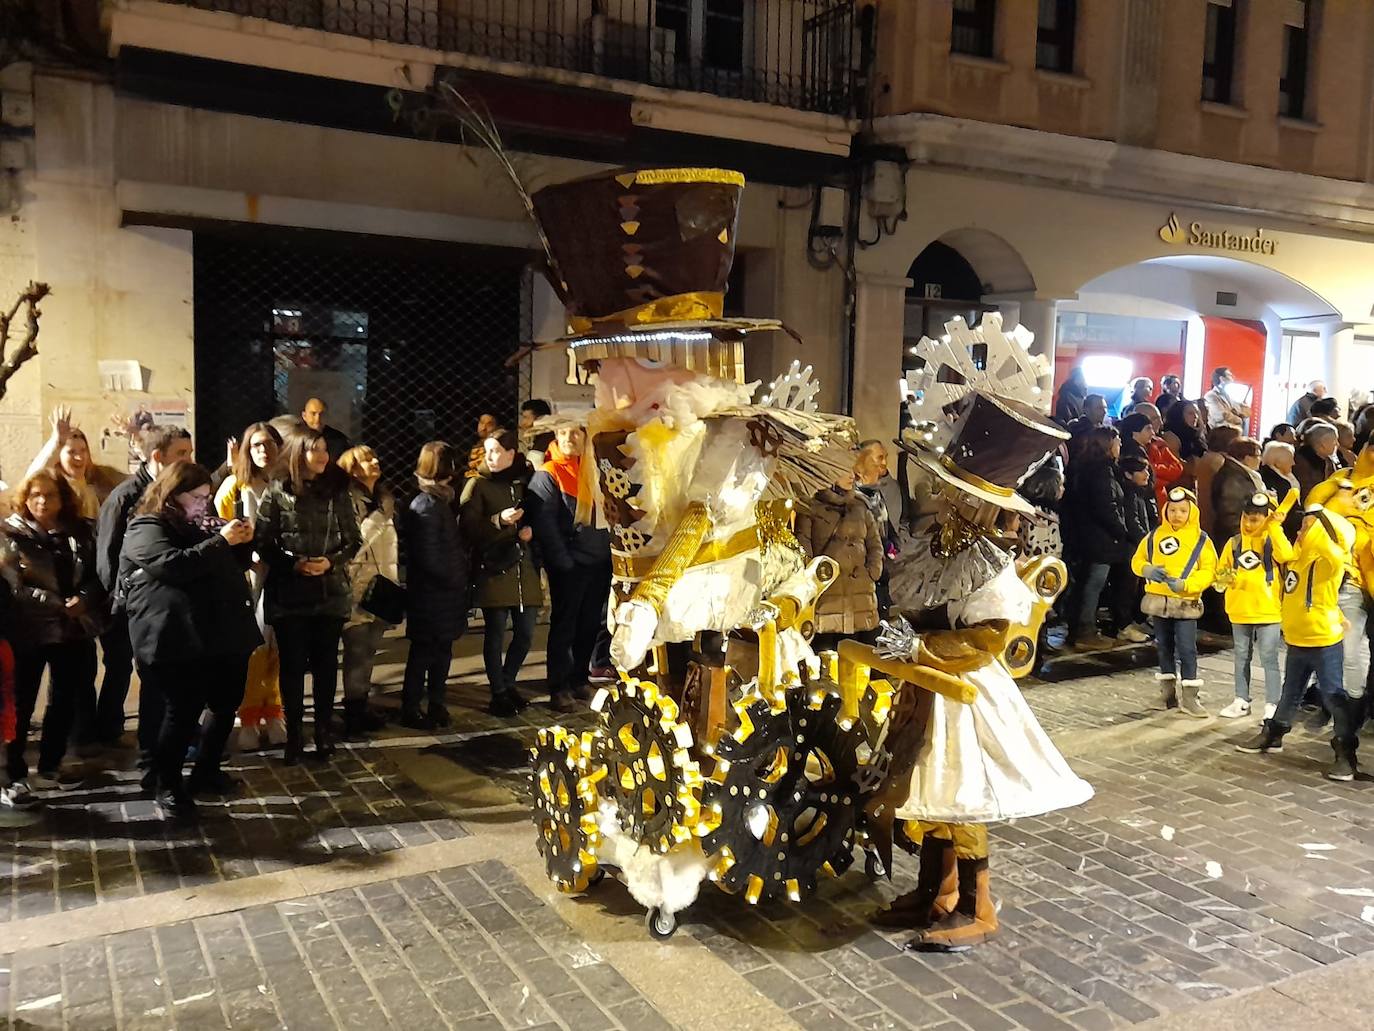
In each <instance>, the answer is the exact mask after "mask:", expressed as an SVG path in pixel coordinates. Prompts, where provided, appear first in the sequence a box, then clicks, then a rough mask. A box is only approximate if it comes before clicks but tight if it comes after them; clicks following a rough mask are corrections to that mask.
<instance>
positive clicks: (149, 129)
mask: <svg viewBox="0 0 1374 1031" xmlns="http://www.w3.org/2000/svg"><path fill="white" fill-rule="evenodd" d="M20 6H21V7H23V6H26V5H20ZM27 6H28V8H29V10H30V12H31V14H32V17H30V18H29V19H28V21H27V22H23V23H17V24H18V26H19V27H18V29H14V27H13V26H11V29H12V31H11V33H10V35H11V42H10V44H9V45H3V44H0V65H3V68H2V69H0V90H3V135H0V146H3V148H4V150H3V160H2V161H0V164H3V166H4V167H3V170H2V176H3V177H2V178H0V203H2V204H3V208H4V213H5V215H6V216H7V217H6V218H5V219H4V221H3V222H0V293H4V292H8V291H11V290H17V289H18V288H19V287H21V286H22V285H23V284H24V283H25V282H27V281H28V280H30V279H36V280H41V281H46V282H48V283H49V284H50V285H51V287H52V290H53V293H52V296H51V298H50V299H49V300H48V301H47V302H46V303H45V305H44V315H43V322H42V325H43V329H42V335H41V339H40V355H39V357H38V358H37V359H36V360H35V361H34V362H32V363H31V364H30V365H29V366H26V367H25V369H24V370H23V371H22V372H21V374H20V375H18V376H16V377H15V379H14V380H13V381H12V385H11V390H10V393H9V396H8V397H7V398H5V399H4V400H3V401H2V402H0V466H3V471H4V473H5V474H6V476H7V478H8V479H9V480H10V481H11V482H13V481H14V480H15V479H17V477H18V476H19V475H20V474H21V473H22V470H23V467H24V466H25V465H26V464H27V461H28V458H29V456H31V455H32V454H33V452H34V451H35V450H36V449H37V447H38V445H39V443H40V442H41V439H42V437H43V435H44V434H45V433H46V432H47V428H48V427H47V417H46V413H47V412H48V411H49V410H50V409H51V408H52V407H53V406H54V405H55V404H57V403H69V404H71V405H72V406H73V407H74V409H75V416H76V422H77V423H78V425H80V426H82V427H83V428H84V429H85V430H86V432H87V435H88V436H89V437H90V439H91V442H92V447H93V450H95V452H96V458H97V460H98V461H101V462H104V463H106V464H110V465H116V466H117V465H121V464H123V463H124V462H126V461H128V445H127V441H126V440H125V439H124V438H123V437H122V436H121V433H122V432H123V431H124V430H125V429H126V428H127V426H128V425H129V424H130V422H131V421H136V420H137V419H140V418H141V419H147V418H150V417H151V418H153V419H157V420H160V421H180V420H184V421H185V422H187V424H188V425H190V426H191V427H192V428H193V429H194V430H195V433H196V437H197V442H198V453H199V456H200V458H201V459H202V460H203V461H205V462H207V463H209V464H215V463H217V462H218V461H219V460H220V457H221V455H222V454H223V449H224V443H223V442H224V440H225V438H226V437H227V436H230V435H232V434H236V433H238V432H239V431H240V430H241V429H242V428H243V426H244V425H246V424H247V423H248V422H250V421H253V420H256V419H261V418H268V417H270V416H272V415H275V414H279V413H282V412H288V411H295V410H298V409H299V407H300V405H301V403H302V402H303V401H304V399H305V398H306V397H308V396H311V395H315V394H317V395H319V396H322V397H324V398H325V399H326V400H327V401H328V402H329V404H330V415H329V419H330V422H331V423H332V424H334V425H336V426H338V427H339V428H340V429H343V430H344V431H345V432H346V433H348V434H349V435H350V436H351V437H353V438H354V439H355V440H361V441H365V442H367V443H371V444H375V445H377V446H378V447H379V450H381V453H382V457H383V461H384V464H386V465H388V466H389V468H388V474H390V475H391V476H392V477H394V475H395V474H396V473H397V472H398V471H399V472H400V473H402V474H404V473H405V472H407V471H408V470H409V467H410V464H411V463H412V462H413V459H414V455H415V453H416V450H417V449H418V447H419V444H420V443H422V442H423V441H424V440H427V439H430V438H433V437H440V438H445V439H449V440H451V441H453V442H454V443H456V444H459V445H462V446H466V445H467V444H468V443H470V441H471V438H472V436H473V426H474V423H475V420H476V418H477V416H478V414H479V413H481V412H485V411H491V412H493V413H494V414H496V415H497V416H498V418H499V419H500V420H501V421H503V422H513V420H514V419H515V418H516V414H517V413H516V409H517V406H518V403H519V402H520V401H521V400H523V399H524V398H526V397H531V396H533V397H544V398H548V399H550V400H552V401H554V402H555V403H558V404H563V405H578V404H585V403H587V402H588V400H589V389H588V388H587V387H586V386H585V385H584V384H579V383H577V382H576V377H575V376H570V375H569V369H568V363H567V362H566V360H565V358H564V356H563V355H562V354H561V353H559V352H551V351H541V352H537V353H536V354H535V356H534V357H533V358H532V359H527V360H526V361H524V362H522V363H519V364H516V365H513V366H510V367H507V366H506V364H505V362H506V360H507V359H508V358H509V357H510V356H511V355H512V354H514V353H515V352H516V351H517V350H519V349H520V348H521V346H522V345H524V344H526V343H528V342H531V341H534V342H538V341H540V340H547V339H551V338H553V337H554V336H556V335H558V333H559V331H560V330H561V329H562V323H563V318H562V311H561V307H560V306H559V305H558V304H557V302H556V301H555V300H554V298H553V296H552V294H551V292H550V291H549V290H548V289H547V288H546V286H545V285H544V284H543V281H542V277H540V276H539V275H538V274H537V268H536V267H535V264H534V262H535V252H536V240H535V237H534V234H533V230H532V227H531V225H530V223H529V220H528V218H527V217H526V213H525V210H524V208H523V206H522V204H521V202H520V200H519V198H518V196H517V194H516V193H515V191H514V190H513V189H512V188H511V186H510V184H509V183H508V181H506V179H505V178H504V176H503V174H502V172H501V169H500V166H499V164H498V162H497V161H496V159H495V157H494V156H493V155H492V154H491V153H490V152H489V151H487V150H486V149H484V148H482V147H480V146H476V145H473V143H472V141H471V140H470V138H467V137H465V136H464V135H463V134H462V132H461V131H460V130H459V129H458V128H457V127H456V126H455V125H454V124H452V123H451V121H447V120H445V119H443V118H441V117H435V104H434V102H433V101H434V96H435V92H436V89H437V88H438V87H439V86H440V84H441V83H449V84H452V85H453V86H454V87H455V88H457V89H458V90H459V91H460V93H461V94H462V95H463V96H465V97H467V98H468V99H469V100H470V101H471V102H472V103H473V104H474V106H475V107H476V108H477V109H479V110H481V111H482V112H483V113H484V114H486V115H489V116H490V118H491V119H492V120H493V122H494V123H495V124H496V125H497V127H498V128H499V131H500V132H501V134H502V137H503V139H504V141H505V146H506V149H507V151H508V153H509V154H510V155H511V156H512V158H513V160H514V162H515V164H516V165H517V166H518V168H519V170H520V173H521V175H522V177H523V179H524V180H525V182H526V183H527V184H528V185H529V186H530V187H531V188H532V189H534V188H538V187H539V186H541V185H544V184H547V183H552V182H558V181H562V180H565V179H569V178H573V177H575V176H577V175H580V174H585V173H587V172H589V171H592V170H596V169H600V168H605V167H612V166H616V165H621V164H640V165H650V164H656V165H678V164H693V165H697V164H709V165H720V166H725V167H731V168H738V169H740V170H741V171H743V172H744V173H745V174H746V176H747V177H748V179H749V181H750V188H749V189H748V190H747V191H746V194H745V201H744V209H743V212H742V215H741V225H740V235H739V256H738V261H737V268H736V271H735V276H734V277H733V278H732V281H731V290H730V293H729V297H728V299H727V311H730V312H732V313H736V314H748V315H776V316H777V317H780V318H782V319H783V320H784V321H785V322H787V323H788V324H789V326H791V327H793V328H795V329H796V330H797V331H798V332H799V333H800V335H801V336H802V337H803V340H804V344H802V345H800V346H798V345H796V344H793V343H792V342H791V341H790V339H788V338H786V337H783V336H782V335H780V334H779V335H777V336H778V339H777V340H773V341H762V342H760V343H758V344H757V345H756V344H752V343H751V350H750V371H751V373H755V374H756V375H757V376H758V377H759V378H763V377H765V376H771V375H772V374H774V372H775V370H777V369H780V368H785V367H786V364H787V363H788V362H789V361H790V360H791V359H792V358H794V357H795V358H800V359H802V360H803V361H805V362H810V363H812V364H814V365H815V367H816V370H817V374H818V376H819V377H820V378H821V379H822V382H823V383H824V386H825V389H826V391H827V394H826V396H825V398H824V400H825V402H826V403H827V404H829V405H832V406H833V405H839V404H842V403H844V398H843V397H842V391H843V390H844V388H845V378H844V372H845V370H846V368H847V359H846V354H847V351H848V348H849V327H850V316H851V312H850V311H849V310H848V308H847V307H846V297H847V296H848V292H847V282H846V277H845V275H844V272H843V268H842V262H841V261H840V260H839V259H840V258H841V257H842V254H840V248H841V246H842V242H841V238H840V237H839V236H836V233H835V231H833V230H832V228H830V227H827V231H826V232H824V233H818V232H816V231H815V226H816V225H817V220H818V219H819V218H821V217H822V216H824V217H826V218H828V219H829V220H830V222H831V223H833V224H834V225H835V226H840V227H842V226H843V224H844V216H845V210H846V209H845V203H844V193H843V190H842V189H841V190H840V191H838V192H836V191H835V190H833V189H831V188H829V186H830V184H831V183H832V182H835V181H839V182H840V184H841V186H842V185H843V181H844V178H845V176H846V175H847V174H848V173H847V168H848V154H849V151H850V144H851V139H852V137H853V135H854V133H855V131H856V130H857V127H858V122H857V120H856V115H857V113H858V111H859V100H858V97H859V91H860V86H861V83H860V63H861V61H862V60H864V54H863V52H862V51H863V50H864V47H865V44H864V40H865V39H867V38H869V36H867V35H866V29H865V26H864V25H863V24H862V23H861V16H862V11H861V8H860V6H859V5H858V4H856V3H854V2H852V0H764V2H759V3H752V2H749V3H746V2H742V0H562V2H554V0H311V2H308V3H307V2H296V0H186V2H157V0H106V2H103V3H102V2H100V0H89V2H88V3H83V2H81V0H74V2H72V3H68V4H65V5H46V4H41V3H31V4H28V5H27ZM55 8H61V9H62V11H63V12H65V20H64V19H62V18H59V20H58V21H56V22H55V21H53V20H52V18H53V14H52V9H55ZM44 12H46V13H44ZM16 40H17V41H16Z"/></svg>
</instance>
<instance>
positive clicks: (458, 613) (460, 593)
mask: <svg viewBox="0 0 1374 1031" xmlns="http://www.w3.org/2000/svg"><path fill="white" fill-rule="evenodd" d="M456 474H457V456H456V453H455V452H454V450H453V447H452V445H449V444H446V443H444V442H443V441H442V440H431V441H430V442H429V443H428V444H426V445H425V446H424V447H422V448H421V449H420V457H419V460H418V461H417V462H416V463H415V478H416V479H417V480H418V481H419V483H420V493H419V494H417V495H415V497H413V498H411V499H410V504H409V505H408V506H407V507H406V509H405V511H404V512H402V513H401V545H402V547H404V548H405V556H406V561H405V567H406V636H407V637H408V638H410V653H409V654H408V655H407V656H406V672H405V681H404V684H403V686H402V688H401V722H402V723H403V724H404V725H405V726H407V727H414V728H415V729H417V730H433V729H442V728H444V727H448V726H449V725H450V723H451V720H450V718H449V714H448V709H447V707H446V705H445V701H446V699H445V692H446V690H447V687H448V670H449V666H450V664H451V663H452V662H453V642H454V641H456V640H458V638H460V637H462V636H463V632H464V631H465V630H467V628H468V559H467V548H466V547H465V546H464V544H463V538H462V535H461V534H460V533H459V532H458V509H457V506H456V505H455V503H454V502H455V494H454V490H453V477H454V476H455V475H456ZM422 703H423V704H425V706H426V711H425V712H424V713H421V711H420V705H421V704H422Z"/></svg>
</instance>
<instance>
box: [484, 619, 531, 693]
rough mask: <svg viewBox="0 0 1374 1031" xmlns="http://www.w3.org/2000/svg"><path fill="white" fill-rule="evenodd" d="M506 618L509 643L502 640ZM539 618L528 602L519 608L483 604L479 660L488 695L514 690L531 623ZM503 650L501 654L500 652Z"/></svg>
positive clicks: (527, 644) (529, 637) (523, 659)
mask: <svg viewBox="0 0 1374 1031" xmlns="http://www.w3.org/2000/svg"><path fill="white" fill-rule="evenodd" d="M507 618H509V619H510V624H511V637H510V647H509V648H507V647H505V643H506V620H507ZM538 618H539V610H538V609H537V608H533V607H531V606H528V605H527V606H526V607H525V608H523V609H519V608H515V607H514V606H509V607H507V606H501V607H499V608H485V607H484V608H483V609H482V619H483V620H484V621H485V623H486V629H485V631H484V632H483V635H482V660H483V663H484V665H485V666H486V667H487V681H488V683H490V684H491V694H492V697H493V698H494V697H496V696H497V695H499V694H505V693H509V692H511V691H514V690H515V681H516V679H517V678H518V677H519V676H520V667H521V666H523V665H524V664H525V656H526V655H528V654H529V652H530V642H531V641H532V640H533V639H534V624H535V621H536V620H537V619H538ZM502 651H505V653H506V654H505V658H504V659H503V658H502V656H501V652H502Z"/></svg>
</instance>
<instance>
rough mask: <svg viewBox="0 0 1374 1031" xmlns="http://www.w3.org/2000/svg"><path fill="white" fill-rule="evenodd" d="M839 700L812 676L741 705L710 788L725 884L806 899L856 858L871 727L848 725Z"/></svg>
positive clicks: (719, 877)
mask: <svg viewBox="0 0 1374 1031" xmlns="http://www.w3.org/2000/svg"><path fill="white" fill-rule="evenodd" d="M839 709H840V699H839V697H838V696H837V695H835V694H831V693H829V692H826V691H822V690H817V689H815V687H814V686H813V687H811V688H793V689H791V690H789V691H787V693H786V698H785V701H784V703H783V706H782V707H781V708H780V709H777V710H774V709H773V708H772V707H771V706H770V705H769V703H768V702H767V701H766V700H765V699H763V698H760V697H758V696H757V695H754V696H751V697H748V698H745V699H744V700H743V701H741V702H739V703H738V704H737V705H736V706H735V711H736V712H737V713H738V715H739V720H740V726H739V729H738V730H737V731H736V732H735V733H734V735H732V736H728V737H723V738H721V740H720V741H719V742H717V744H716V746H715V750H714V754H715V757H716V769H715V772H714V773H713V775H712V776H711V777H710V778H708V779H707V781H706V786H705V788H704V790H703V792H702V813H703V825H705V826H709V828H710V829H709V830H708V831H707V832H706V833H704V834H703V835H702V850H703V851H704V852H705V853H706V854H707V855H709V856H714V857H715V858H716V862H715V865H714V867H713V869H712V872H711V879H712V880H714V881H715V882H716V883H717V884H719V885H720V887H721V888H723V889H724V890H726V891H730V892H743V893H744V896H745V898H746V899H747V900H748V901H749V902H751V903H756V902H758V901H759V900H760V899H770V898H776V897H779V896H784V895H785V896H786V897H787V898H790V899H792V900H793V901H799V900H801V899H803V898H805V897H806V896H807V895H810V894H811V893H812V892H813V891H815V890H816V880H817V878H818V877H819V876H821V875H823V874H824V875H830V876H838V875H839V874H841V873H843V872H844V871H845V870H847V869H848V868H849V866H850V864H851V863H852V862H853V861H854V855H853V849H854V838H855V821H856V816H857V812H858V803H859V783H858V774H859V749H860V746H861V745H864V744H865V735H864V732H863V729H862V727H861V726H860V725H859V724H855V725H853V726H851V727H843V726H841V725H840V723H839V720H838V715H839Z"/></svg>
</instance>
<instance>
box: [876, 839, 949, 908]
mask: <svg viewBox="0 0 1374 1031" xmlns="http://www.w3.org/2000/svg"><path fill="white" fill-rule="evenodd" d="M958 897H959V879H958V867H957V866H956V864H955V861H954V846H953V845H951V844H950V843H949V842H948V841H945V840H944V839H943V838H932V837H926V838H925V839H924V840H922V842H921V870H920V873H919V874H918V875H917V877H916V890H915V891H909V892H907V893H906V894H905V895H899V896H898V897H897V898H895V899H893V900H892V902H891V904H890V905H888V907H887V908H886V909H883V910H879V911H878V912H877V913H875V914H873V918H872V920H873V923H875V924H877V925H878V926H879V927H897V928H901V929H903V930H912V931H920V930H923V929H924V928H927V927H929V926H931V924H933V923H935V922H936V921H937V920H940V919H942V918H943V917H945V916H946V915H948V913H949V912H950V910H952V909H953V908H954V906H955V903H956V901H957V900H958Z"/></svg>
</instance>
